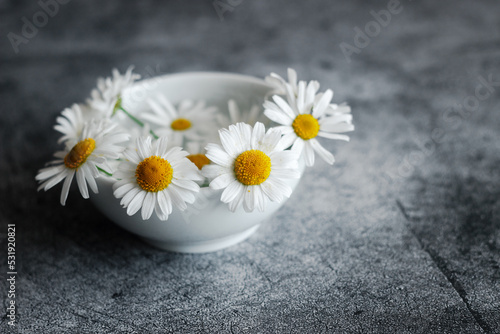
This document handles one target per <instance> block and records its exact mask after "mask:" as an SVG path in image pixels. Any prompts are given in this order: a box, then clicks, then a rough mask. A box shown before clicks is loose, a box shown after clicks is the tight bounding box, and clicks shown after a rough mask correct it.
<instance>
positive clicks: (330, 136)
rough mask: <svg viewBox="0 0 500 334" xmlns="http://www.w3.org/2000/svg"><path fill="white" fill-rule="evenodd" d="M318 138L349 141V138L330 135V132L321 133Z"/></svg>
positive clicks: (334, 134)
mask: <svg viewBox="0 0 500 334" xmlns="http://www.w3.org/2000/svg"><path fill="white" fill-rule="evenodd" d="M318 136H320V137H323V138H328V139H337V140H344V141H349V136H346V135H339V134H336V133H328V132H323V131H319V132H318Z"/></svg>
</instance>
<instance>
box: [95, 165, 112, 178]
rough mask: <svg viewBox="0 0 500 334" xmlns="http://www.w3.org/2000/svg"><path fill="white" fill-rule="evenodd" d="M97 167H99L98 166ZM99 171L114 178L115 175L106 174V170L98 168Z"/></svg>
mask: <svg viewBox="0 0 500 334" xmlns="http://www.w3.org/2000/svg"><path fill="white" fill-rule="evenodd" d="M96 167H97V166H96ZM97 169H98V170H99V171H100V172H101V173H104V174H106V175H107V176H113V174H111V173H109V172H106V171H105V170H104V169H102V168H101V167H97Z"/></svg>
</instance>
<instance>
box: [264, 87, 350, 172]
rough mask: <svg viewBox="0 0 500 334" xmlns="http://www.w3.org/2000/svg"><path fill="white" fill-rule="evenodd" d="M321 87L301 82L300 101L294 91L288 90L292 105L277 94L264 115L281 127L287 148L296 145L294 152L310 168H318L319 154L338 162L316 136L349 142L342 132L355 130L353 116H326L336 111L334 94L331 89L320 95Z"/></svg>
mask: <svg viewBox="0 0 500 334" xmlns="http://www.w3.org/2000/svg"><path fill="white" fill-rule="evenodd" d="M318 87H319V86H317V85H316V84H315V83H314V82H309V84H307V86H306V83H305V82H303V81H301V82H299V85H298V91H297V96H296V98H294V97H293V96H292V95H291V94H290V91H291V89H290V87H288V91H289V94H288V102H286V101H285V100H283V98H281V97H280V96H277V95H274V96H273V101H274V102H271V101H266V102H264V108H265V111H264V114H265V115H266V116H267V117H268V118H269V119H271V120H272V121H274V122H276V123H279V124H281V126H278V127H277V128H278V129H280V130H281V132H282V134H283V135H284V136H283V142H284V145H285V146H286V147H288V146H290V145H292V150H293V151H296V152H298V153H300V154H302V155H303V157H304V159H305V163H306V166H312V165H314V156H315V153H317V154H318V155H319V156H320V157H321V158H323V160H325V161H326V162H327V163H329V164H333V163H334V161H335V159H334V157H333V155H332V154H331V153H330V152H328V151H327V150H326V149H325V148H324V147H323V146H321V144H320V143H319V141H318V140H317V138H316V137H318V136H319V137H324V138H330V139H339V140H345V141H348V140H349V137H348V136H346V135H343V134H340V133H344V132H348V131H353V130H354V126H353V125H352V124H351V120H352V118H351V116H350V114H335V112H333V113H332V112H329V114H327V113H326V111H327V110H333V109H331V107H330V101H331V99H332V97H333V92H332V91H331V90H330V89H329V90H327V91H326V92H325V93H322V94H316V92H317V89H318ZM290 101H292V103H291V102H290Z"/></svg>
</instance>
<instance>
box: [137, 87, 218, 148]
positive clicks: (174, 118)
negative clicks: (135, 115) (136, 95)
mask: <svg viewBox="0 0 500 334" xmlns="http://www.w3.org/2000/svg"><path fill="white" fill-rule="evenodd" d="M148 103H149V105H150V107H151V109H152V110H151V112H149V113H143V114H142V115H141V117H142V119H144V120H145V121H146V122H150V123H152V124H155V125H157V126H160V128H158V129H155V130H154V131H155V133H156V134H157V135H158V136H168V137H169V138H170V139H171V141H172V145H173V146H182V145H183V144H184V142H185V141H201V140H203V139H204V138H205V136H207V135H210V131H213V130H214V129H216V128H217V127H216V122H215V121H216V112H217V108H215V107H207V106H206V105H205V102H204V101H198V102H196V103H194V102H193V101H191V100H184V101H182V102H181V103H180V104H179V106H178V107H177V108H175V107H174V105H173V104H172V103H171V102H170V101H169V100H168V99H167V98H166V97H165V96H163V95H159V96H157V98H156V100H151V99H150V100H148Z"/></svg>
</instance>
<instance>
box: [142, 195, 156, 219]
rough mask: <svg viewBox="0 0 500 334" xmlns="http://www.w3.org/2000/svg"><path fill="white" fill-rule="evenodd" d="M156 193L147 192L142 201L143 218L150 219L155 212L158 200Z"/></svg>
mask: <svg viewBox="0 0 500 334" xmlns="http://www.w3.org/2000/svg"><path fill="white" fill-rule="evenodd" d="M155 194H156V193H152V192H147V193H146V196H145V197H144V201H143V203H142V210H141V217H142V219H143V220H146V219H149V218H150V217H151V215H152V214H153V211H154V208H155V202H156V196H155Z"/></svg>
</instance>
